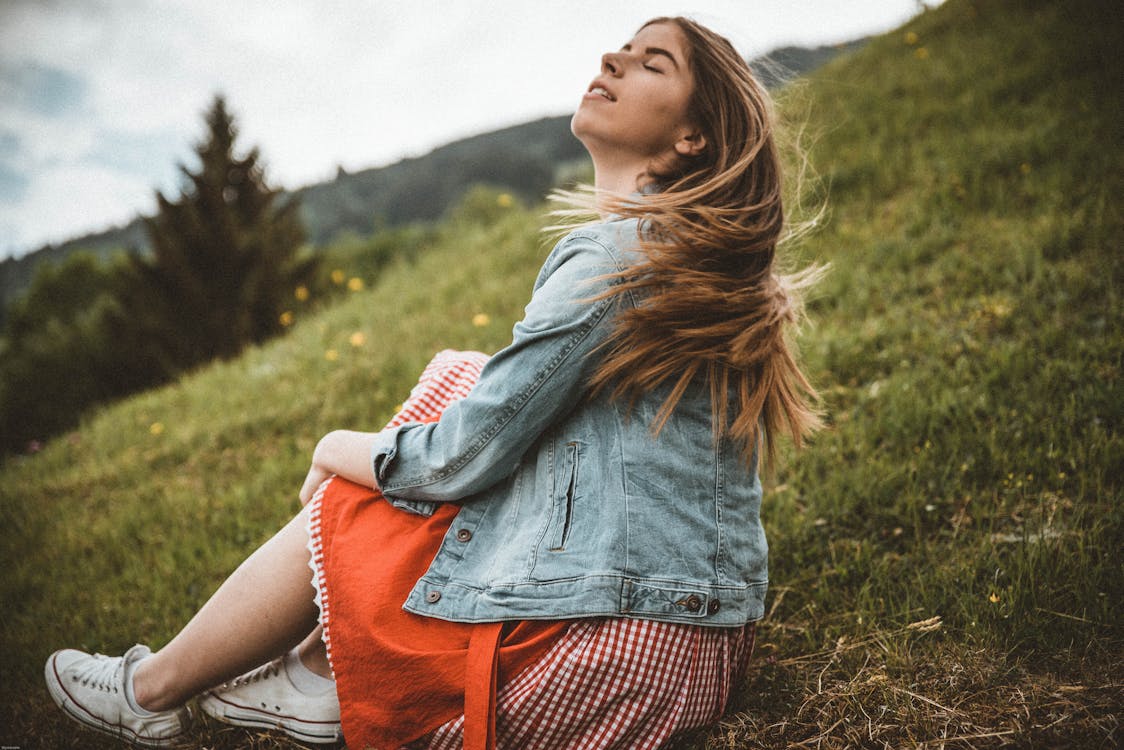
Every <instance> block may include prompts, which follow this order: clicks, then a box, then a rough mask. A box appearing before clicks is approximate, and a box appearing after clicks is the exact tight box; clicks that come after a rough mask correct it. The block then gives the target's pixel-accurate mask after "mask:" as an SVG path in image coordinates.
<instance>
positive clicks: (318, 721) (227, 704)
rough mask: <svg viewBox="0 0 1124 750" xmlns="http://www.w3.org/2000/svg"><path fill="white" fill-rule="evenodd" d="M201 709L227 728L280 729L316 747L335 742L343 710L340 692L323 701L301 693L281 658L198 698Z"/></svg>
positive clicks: (326, 694)
mask: <svg viewBox="0 0 1124 750" xmlns="http://www.w3.org/2000/svg"><path fill="white" fill-rule="evenodd" d="M199 708H201V709H202V710H203V711H204V712H205V713H207V714H208V715H209V716H212V717H214V718H216V719H218V720H219V721H222V722H226V723H227V724H234V725H236V726H240V727H257V728H259V729H281V730H283V731H284V732H285V733H286V734H288V735H289V736H290V737H293V738H294V739H298V740H301V741H303V742H309V743H313V744H319V743H328V742H336V741H338V740H340V739H341V738H342V734H341V732H340V704H339V700H338V699H337V698H336V691H335V687H334V686H333V687H331V688H329V689H328V690H326V691H324V692H323V693H321V694H319V695H308V694H306V693H302V692H301V691H299V690H297V688H296V686H295V685H294V684H293V681H292V680H291V679H290V678H289V674H288V672H287V671H286V669H285V657H284V656H281V657H278V658H276V659H274V660H273V661H271V662H269V663H268V664H265V665H262V666H260V667H258V668H257V669H254V670H252V671H250V672H247V673H246V674H244V675H242V676H241V677H236V678H235V679H233V680H231V681H230V682H227V683H224V684H222V685H219V686H218V687H216V688H213V689H211V690H209V691H207V692H206V693H204V694H203V695H201V696H200V697H199Z"/></svg>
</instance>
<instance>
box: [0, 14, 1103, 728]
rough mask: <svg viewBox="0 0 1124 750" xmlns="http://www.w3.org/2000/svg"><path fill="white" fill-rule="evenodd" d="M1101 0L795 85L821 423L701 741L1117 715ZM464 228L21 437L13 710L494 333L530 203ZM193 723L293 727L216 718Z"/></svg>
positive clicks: (3, 508) (924, 26) (183, 603)
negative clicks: (45, 433) (805, 141)
mask: <svg viewBox="0 0 1124 750" xmlns="http://www.w3.org/2000/svg"><path fill="white" fill-rule="evenodd" d="M1111 8H1112V6H1111V5H1110V4H1109V3H1106V2H1091V1H1089V0H1081V1H1078V2H1065V3H1062V2H1054V3H1046V2H1000V1H998V0H996V1H992V2H983V1H977V2H967V1H965V0H949V1H948V2H947V3H945V4H944V5H942V6H941V7H940V8H939V9H937V10H934V11H930V12H927V13H925V14H923V15H922V16H921V17H919V18H918V19H916V20H915V21H913V22H911V23H910V24H909V25H908V26H907V27H906V28H903V29H901V30H898V31H896V32H893V33H891V34H888V35H886V36H884V37H882V38H878V39H875V40H872V41H871V43H870V44H869V45H867V46H866V47H865V48H863V49H862V50H861V51H859V52H857V53H855V54H854V55H851V56H848V57H847V58H845V59H840V60H837V61H836V62H834V63H832V64H830V65H828V66H827V67H826V68H824V69H823V70H821V71H820V72H819V73H818V74H817V75H815V76H814V77H813V78H812V79H810V80H809V81H807V82H806V83H804V84H801V85H798V86H797V87H790V89H789V90H788V91H787V92H786V93H785V94H784V96H783V97H782V109H783V111H784V112H785V114H786V115H787V116H788V118H789V119H791V120H795V121H807V123H808V128H807V129H806V131H805V133H806V135H807V136H809V138H810V140H811V142H812V143H811V149H810V155H811V160H812V163H813V164H814V166H815V168H816V169H817V170H818V173H819V178H820V181H819V184H820V185H821V186H822V187H823V188H825V192H826V193H827V195H828V199H827V207H828V214H827V216H826V221H825V222H823V223H822V225H821V227H820V229H819V230H818V231H817V232H816V233H814V234H813V235H811V236H810V237H809V238H807V239H805V240H804V241H803V243H802V244H801V245H799V247H797V248H796V252H797V254H798V255H799V256H800V257H801V258H803V259H805V260H807V259H817V260H821V261H828V262H830V263H831V264H832V270H831V273H830V274H829V276H828V277H827V279H826V281H825V282H824V283H823V284H822V285H821V286H820V287H819V289H818V290H817V292H816V295H815V297H814V299H813V300H812V301H811V303H810V305H809V312H810V317H811V319H812V325H810V326H809V327H808V328H807V329H806V330H805V331H804V332H803V333H802V335H801V339H800V341H801V346H802V349H803V351H804V352H805V357H806V360H807V363H808V366H809V370H810V372H811V373H812V375H813V377H814V379H815V381H816V382H817V383H818V384H819V386H820V387H821V389H822V390H823V392H824V395H825V402H826V404H825V405H826V407H827V410H828V413H829V415H830V420H831V423H832V428H831V429H830V430H829V431H828V432H826V433H825V434H823V435H822V436H820V437H819V438H818V439H817V440H816V441H815V444H814V445H813V446H812V447H811V448H810V449H809V450H808V451H807V452H805V453H803V454H801V455H799V456H796V457H793V458H791V459H790V460H788V461H787V462H786V463H785V465H784V468H782V470H781V471H780V472H778V474H777V476H776V477H774V478H773V479H772V480H771V481H770V483H769V493H768V497H767V501H766V506H765V518H766V524H767V527H768V532H769V535H770V542H771V550H772V557H771V559H772V579H773V581H774V583H773V587H772V589H771V593H770V599H769V602H768V608H769V612H768V616H767V617H766V619H765V620H764V621H763V623H762V624H761V627H760V629H759V636H758V649H757V658H756V660H755V664H754V667H753V668H752V670H751V672H750V674H749V676H748V678H747V683H746V685H745V688H744V689H743V690H742V691H741V692H740V693H739V695H738V696H737V698H736V700H735V703H734V705H733V706H732V707H731V711H730V712H729V714H728V716H727V718H726V720H725V721H724V722H723V723H722V725H721V726H720V727H718V728H716V729H715V730H714V731H712V732H709V733H702V734H700V735H698V736H697V737H695V738H693V739H692V740H691V741H690V742H687V743H685V746H686V747H692V748H700V749H701V748H704V747H706V748H712V749H713V748H748V747H776V748H781V747H791V746H808V747H821V748H849V747H933V748H936V747H948V748H957V747H1008V746H1014V747H1113V746H1116V745H1118V744H1119V743H1120V741H1121V734H1120V732H1121V731H1122V730H1121V729H1120V728H1119V723H1120V718H1121V704H1122V702H1124V700H1122V699H1124V683H1122V681H1121V678H1120V676H1119V666H1118V665H1119V664H1120V663H1121V662H1122V661H1124V629H1122V627H1121V624H1120V616H1119V607H1120V602H1121V601H1122V600H1124V558H1121V555H1120V551H1121V549H1124V533H1122V530H1124V509H1122V507H1121V499H1122V498H1121V495H1122V486H1121V484H1122V477H1124V441H1122V439H1121V434H1120V433H1121V421H1122V419H1124V389H1122V388H1121V383H1120V372H1121V367H1122V366H1124V362H1122V355H1124V346H1122V344H1124V319H1122V315H1121V312H1120V311H1121V306H1120V302H1121V300H1120V294H1121V283H1122V281H1124V268H1122V261H1121V258H1120V248H1121V247H1122V245H1124V220H1122V219H1124V217H1122V216H1121V208H1120V204H1119V196H1120V195H1121V194H1122V193H1124V148H1122V146H1124V142H1122V141H1124V136H1122V129H1121V125H1120V122H1121V117H1120V116H1121V107H1120V98H1119V97H1120V95H1119V92H1120V91H1121V90H1124V70H1122V67H1121V63H1120V61H1119V58H1118V52H1119V50H1120V49H1121V48H1122V45H1121V44H1120V42H1121V40H1120V38H1119V33H1118V31H1117V29H1118V28H1119V25H1118V24H1115V23H1114V22H1113V20H1112V19H1113V16H1114V14H1113V13H1112V12H1111ZM489 213H490V215H491V216H492V222H491V223H487V224H485V223H473V222H471V221H469V219H468V218H462V219H461V220H460V223H457V224H452V223H451V224H449V225H446V227H445V228H444V230H443V232H442V233H440V234H439V235H438V236H436V237H435V238H434V239H433V244H432V247H430V248H429V249H428V250H427V252H425V253H420V254H418V255H417V260H416V261H414V263H413V264H412V265H410V264H407V263H402V264H401V265H399V266H396V267H395V268H393V269H392V270H391V271H389V272H388V273H386V274H384V275H383V276H382V277H381V278H380V281H379V283H378V285H377V286H373V287H370V288H368V289H366V290H361V291H356V292H353V293H351V294H350V295H349V296H348V297H347V298H346V299H345V300H344V301H342V302H341V303H339V304H336V305H333V306H332V307H330V308H329V309H327V310H325V311H323V312H321V313H320V314H318V315H316V316H314V317H308V318H307V319H303V320H298V321H297V322H296V324H295V325H294V326H293V329H292V332H291V333H290V334H289V335H287V336H286V337H285V338H283V339H281V340H278V341H276V342H274V343H272V344H270V345H268V346H265V347H262V348H260V349H255V350H252V351H250V352H249V353H247V354H246V355H245V356H244V357H242V358H241V359H239V360H237V361H234V362H229V363H224V364H221V365H218V366H216V367H212V368H209V369H206V370H204V371H200V372H198V373H196V374H194V375H192V376H190V377H187V378H185V379H184V380H183V381H182V382H180V383H179V384H177V385H176V386H174V387H170V388H167V389H163V390H160V391H157V392H153V393H150V394H146V395H143V396H140V397H137V398H134V399H131V400H129V401H127V402H125V403H123V404H120V405H118V406H116V407H114V408H111V409H106V410H104V411H103V412H101V413H99V414H98V415H96V416H95V417H93V418H91V419H89V420H88V421H87V422H86V424H85V425H84V426H83V427H82V429H81V430H79V431H77V432H75V433H73V434H72V435H70V436H69V437H67V438H63V439H60V440H57V441H55V442H54V443H53V444H51V445H49V446H48V447H47V449H46V450H45V451H43V452H42V453H40V454H38V455H35V456H33V457H28V458H23V459H18V460H13V461H10V462H8V463H7V464H5V465H4V466H3V469H2V472H3V473H2V479H3V481H2V482H0V522H2V524H3V529H4V530H5V532H6V533H5V534H4V541H3V545H2V547H0V563H2V564H3V565H4V568H5V570H6V574H5V576H4V578H3V583H0V591H2V593H3V601H4V603H5V605H6V606H5V610H6V617H5V618H4V619H3V621H2V623H0V639H2V640H0V652H2V654H3V656H2V659H3V661H2V662H0V663H2V664H3V674H4V676H5V680H4V686H3V697H2V704H0V727H5V729H3V730H2V731H0V738H2V739H3V741H4V743H5V744H14V745H21V746H24V747H32V746H35V747H75V748H77V747H82V748H89V747H112V746H114V745H113V743H101V744H99V742H98V741H97V740H96V739H94V738H93V736H92V735H90V734H87V733H85V732H77V731H76V730H75V729H74V727H73V726H72V725H71V724H70V723H69V721H68V720H66V719H64V718H63V717H62V715H61V714H60V713H58V712H56V710H55V709H54V708H53V706H52V705H51V704H50V701H49V699H48V697H47V695H46V691H45V689H44V688H43V687H42V678H41V675H40V669H41V665H42V663H43V660H44V659H45V657H46V655H47V654H48V653H49V652H50V651H52V650H53V649H55V648H58V647H61V646H76V647H82V648H86V649H91V650H99V651H102V652H108V653H120V652H121V651H122V650H123V649H125V648H127V647H128V646H130V645H132V643H134V642H136V641H137V640H140V641H143V642H148V643H150V644H152V645H154V646H156V645H159V644H161V643H162V642H164V641H165V640H167V639H168V638H169V637H170V636H171V635H172V634H173V633H174V632H175V630H176V629H177V627H178V626H179V625H180V624H182V623H183V622H184V621H185V619H186V618H187V617H188V616H189V615H190V614H191V613H192V612H193V611H194V609H195V608H196V607H197V606H198V605H199V604H200V603H201V602H202V601H203V600H204V599H205V597H206V596H207V595H208V594H209V592H210V591H212V590H213V589H214V588H215V587H216V586H217V585H218V583H219V582H220V581H221V580H222V578H223V577H224V575H225V574H226V573H227V572H229V570H230V569H231V568H232V567H233V566H234V565H236V564H237V562H238V561H240V560H241V559H242V557H243V556H244V555H245V554H246V552H247V551H248V550H249V549H251V548H252V547H253V546H254V545H256V544H258V543H259V542H261V541H263V540H264V539H265V538H266V537H267V536H268V535H269V534H270V533H271V532H272V530H273V529H275V528H276V527H277V526H278V525H279V524H280V523H282V522H283V521H284V520H285V519H286V518H288V517H289V516H290V515H291V514H292V513H293V512H294V511H295V509H296V506H297V502H296V498H295V491H296V488H297V487H298V485H299V482H300V480H301V479H302V478H303V474H304V471H305V468H306V465H307V460H308V457H309V455H310V453H311V450H312V448H313V446H314V444H315V442H316V440H317V439H318V438H319V436H320V435H322V434H323V433H324V432H326V431H327V430H329V429H333V428H337V427H351V428H356V429H366V428H370V427H372V426H373V425H378V424H379V423H381V422H382V421H383V420H385V419H386V418H387V417H388V416H389V415H390V414H391V413H392V411H393V408H394V406H395V404H396V403H397V402H398V400H399V399H401V398H402V396H403V395H404V393H405V392H406V391H407V390H408V388H409V386H410V384H411V383H412V382H413V380H414V378H415V377H416V374H417V373H418V371H419V370H420V368H421V366H422V365H423V364H424V363H425V362H426V361H427V360H428V358H429V357H430V356H431V354H432V353H433V352H435V351H436V350H438V349H440V348H443V347H447V346H452V347H460V348H477V349H483V350H486V351H487V350H493V349H495V348H497V347H499V346H501V345H503V344H504V343H505V342H506V341H507V339H508V335H509V331H510V326H511V323H512V322H513V321H514V320H515V319H517V317H518V316H519V313H520V310H521V308H522V305H523V303H524V301H525V299H526V297H527V294H528V290H529V287H530V284H531V281H532V279H533V277H534V274H535V271H536V270H537V267H538V263H539V262H540V261H541V259H542V258H543V256H544V255H545V252H546V249H545V248H544V246H543V243H542V240H541V239H540V237H539V236H538V234H537V226H538V220H537V218H536V211H533V210H524V209H521V208H519V207H512V208H510V209H505V210H503V211H495V212H489ZM197 739H198V744H199V745H200V746H207V747H216V748H224V749H226V748H236V747H259V748H261V747H276V746H288V745H287V744H286V743H285V742H284V741H283V740H276V739H268V738H265V737H263V736H259V735H254V734H250V733H246V732H242V731H233V730H225V729H219V728H218V727H216V726H215V725H208V724H205V725H204V726H202V727H201V728H200V730H199V734H198V735H197Z"/></svg>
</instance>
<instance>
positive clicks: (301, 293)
mask: <svg viewBox="0 0 1124 750" xmlns="http://www.w3.org/2000/svg"><path fill="white" fill-rule="evenodd" d="M293 296H294V297H296V298H297V301H298V302H304V301H305V300H307V299H308V287H306V286H305V285H304V284H301V285H300V286H298V287H297V288H296V289H294V290H293Z"/></svg>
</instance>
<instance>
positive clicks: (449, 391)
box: [309, 351, 753, 750]
mask: <svg viewBox="0 0 1124 750" xmlns="http://www.w3.org/2000/svg"><path fill="white" fill-rule="evenodd" d="M486 361H487V357H486V356H485V355H483V354H478V353H474V352H450V351H446V352H441V353H440V354H438V355H437V356H436V357H435V358H434V360H433V361H432V362H430V364H429V366H428V367H427V368H426V370H425V372H424V373H423V374H422V377H421V380H420V381H419V383H418V385H417V386H416V387H415V388H414V390H413V392H412V393H411V395H410V398H409V399H408V400H407V401H406V403H405V404H404V405H403V407H402V408H401V409H400V410H399V412H398V414H397V415H396V416H395V418H394V419H393V420H392V421H391V423H390V425H389V426H395V425H398V424H402V423H405V422H408V421H432V420H435V419H437V418H438V417H439V416H440V413H441V411H442V410H443V409H444V407H445V406H446V405H447V404H448V403H450V402H451V401H452V400H454V399H456V398H461V397H463V396H464V395H467V393H468V391H469V390H471V388H472V385H473V384H474V383H475V382H476V378H477V377H478V375H479V372H480V369H481V368H482V367H483V364H484V362H486ZM310 508H311V514H310V523H309V536H310V548H311V550H312V557H313V560H312V567H313V571H314V583H315V585H316V588H317V600H318V603H319V605H320V609H321V622H322V624H323V625H324V633H325V643H326V645H327V647H328V656H329V659H330V661H331V664H332V668H333V672H334V674H335V679H336V691H337V694H338V695H339V699H340V712H341V722H342V725H343V734H344V737H345V738H346V740H347V743H348V747H349V748H352V749H353V750H358V749H359V748H366V747H372V748H380V749H381V748H398V747H401V746H404V745H407V744H409V745H410V747H411V748H415V747H416V748H422V747H432V748H453V747H461V746H462V743H463V746H464V747H466V748H483V747H494V746H495V745H496V743H497V740H498V744H499V746H500V747H535V748H544V749H545V748H554V747H557V748H608V747H621V748H625V747H628V748H641V747H657V746H658V745H659V744H661V743H662V742H664V741H666V739H667V738H668V737H670V736H672V735H673V734H675V733H676V732H679V731H683V730H685V729H690V728H693V727H697V726H701V725H705V724H707V723H709V722H712V721H714V720H716V719H717V718H718V717H719V716H720V715H721V711H722V709H723V708H724V706H725V703H726V699H727V697H728V694H729V690H730V687H731V685H732V684H733V683H734V682H735V681H736V680H737V678H738V677H739V676H740V674H741V672H742V670H743V669H744V666H745V663H746V661H747V660H748V657H749V652H750V650H751V649H752V641H753V626H752V624H750V625H749V626H747V627H745V628H706V627H702V626H695V625H678V624H673V623H659V622H652V621H647V620H623V619H613V618H588V619H582V620H571V621H513V622H508V623H503V624H501V623H485V624H469V623H456V622H448V621H445V620H438V619H436V618H430V617H423V616H421V615H415V614H413V613H411V612H407V611H405V610H403V609H402V606H401V605H402V602H403V601H405V599H406V597H407V595H408V594H409V592H410V590H411V589H412V588H413V587H414V584H415V583H416V582H417V580H418V579H419V578H421V577H422V575H423V574H424V573H425V571H426V569H427V568H428V566H429V564H430V562H431V561H432V559H433V556H434V555H435V554H436V552H437V548H438V546H439V545H440V544H441V541H442V539H443V538H444V535H445V532H446V531H447V530H448V528H449V525H450V524H451V523H452V521H453V519H454V518H455V517H456V515H457V512H458V509H459V506H457V505H456V504H455V503H450V504H448V505H443V506H441V507H440V508H439V509H438V511H437V512H436V513H435V514H434V515H432V516H429V517H423V516H418V515H415V514H412V513H408V512H405V511H401V510H398V509H396V508H394V507H393V506H391V505H390V504H389V503H388V502H386V500H385V499H384V498H383V497H382V495H381V494H380V493H379V492H378V491H376V490H372V489H371V488H369V487H361V486H359V485H356V484H353V483H351V482H347V481H345V480H342V479H339V478H332V479H330V480H328V481H327V482H325V483H324V484H323V485H322V486H321V487H320V489H319V490H318V492H317V493H316V496H315V497H314V498H313V500H312V501H311V502H310ZM466 724H467V726H466ZM411 743H412V744H411Z"/></svg>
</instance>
